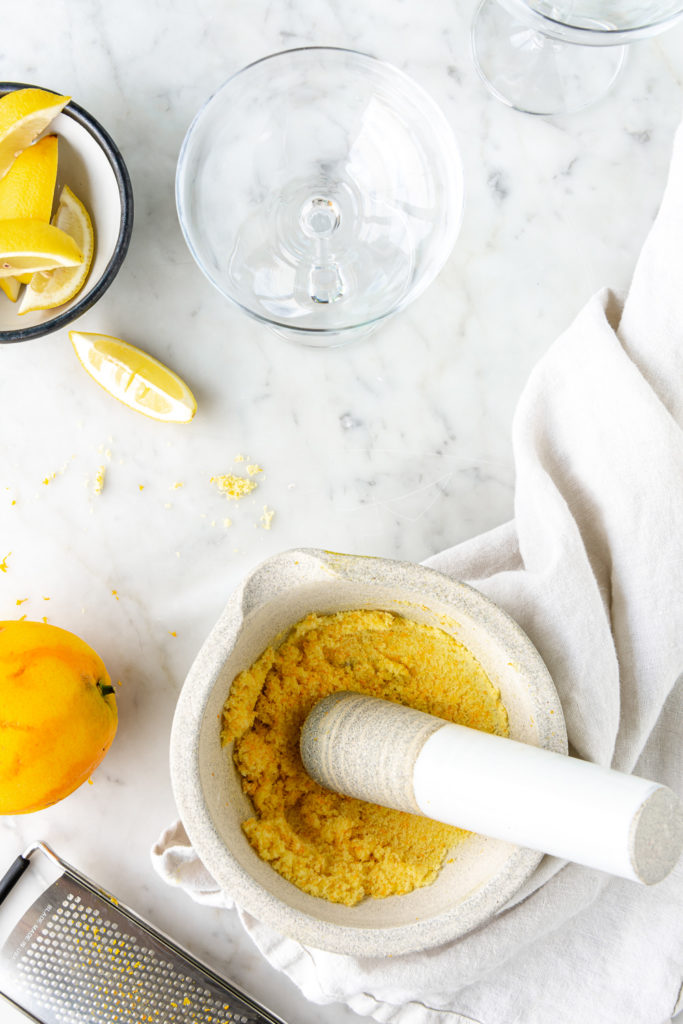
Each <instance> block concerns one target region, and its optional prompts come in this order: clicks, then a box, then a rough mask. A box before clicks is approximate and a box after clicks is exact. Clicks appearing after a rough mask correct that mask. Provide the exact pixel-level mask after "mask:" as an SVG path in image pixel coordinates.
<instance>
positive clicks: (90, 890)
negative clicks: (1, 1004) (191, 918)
mask: <svg viewBox="0 0 683 1024" xmlns="http://www.w3.org/2000/svg"><path fill="white" fill-rule="evenodd" d="M36 852H39V853H41V854H42V855H44V856H45V857H47V858H49V859H50V860H51V861H52V863H53V865H55V866H56V867H57V868H58V869H59V870H60V871H61V874H59V877H57V879H56V881H54V882H52V884H50V885H49V886H48V888H47V889H45V890H44V891H43V892H42V893H41V895H40V896H39V897H38V899H36V900H35V901H34V902H33V903H32V904H31V906H30V907H29V908H28V910H26V911H25V913H24V914H23V916H22V917H21V920H20V921H19V922H18V924H17V925H16V926H15V927H14V929H13V930H12V932H11V934H10V935H9V938H8V939H7V940H6V941H5V943H4V945H3V946H2V949H0V994H2V995H3V996H5V998H6V999H8V1000H9V1002H10V1003H12V1004H13V1005H14V1006H15V1007H16V1008H17V1009H19V1010H21V1011H22V1012H23V1013H25V1014H26V1016H27V1017H29V1018H31V1019H32V1020H34V1021H38V1022H39V1024H282V1021H280V1019H279V1018H278V1017H276V1016H275V1015H274V1014H272V1013H270V1011H269V1010H266V1009H265V1008H264V1007H263V1006H260V1005H259V1003H257V1002H256V1001H255V1000H253V999H251V998H250V997H249V996H248V995H246V994H245V993H244V992H240V991H239V990H238V989H236V988H234V987H233V986H232V985H231V984H230V983H229V982H227V981H224V980H223V979H222V978H220V977H219V976H218V975H217V974H214V973H213V971H211V969H210V968H208V967H206V966H205V965H204V964H202V963H200V962H199V961H198V960H196V959H195V958H194V957H193V956H191V955H190V954H189V953H187V952H185V951H184V950H182V949H181V948H180V947H179V946H177V945H176V944H175V943H174V942H173V941H172V940H171V939H169V938H167V937H166V936H164V935H162V934H161V933H160V932H158V931H156V930H155V929H154V928H152V926H151V925H149V924H147V923H146V922H145V921H143V920H142V919H141V918H139V917H138V916H137V915H136V914H134V913H133V912H132V911H131V910H129V909H128V908H127V907H124V906H123V905H122V904H121V903H119V902H118V901H117V900H116V899H114V897H113V896H110V895H109V894H108V893H106V892H104V890H103V889H100V888H99V887H98V886H97V885H95V884H94V883H93V882H91V881H89V880H88V879H87V878H85V877H84V876H83V875H81V874H80V873H79V872H77V871H76V870H75V869H74V868H72V867H70V866H69V865H68V864H66V863H65V862H64V861H63V860H61V859H60V858H59V857H57V855H56V854H55V853H54V852H53V851H52V850H51V849H50V848H49V847H48V846H47V845H46V844H45V843H35V844H34V845H33V846H31V847H30V848H29V850H27V851H26V853H24V854H23V855H22V856H21V857H18V858H17V860H16V861H15V862H14V864H13V865H12V867H11V868H10V869H9V871H8V872H7V874H6V875H5V876H4V878H3V879H1V880H0V904H2V902H3V901H4V900H5V898H6V897H7V896H8V895H9V893H10V891H11V890H12V889H14V887H15V885H16V883H17V882H18V880H19V878H20V877H21V876H22V875H23V874H24V872H25V871H26V869H27V868H28V866H29V863H30V858H31V856H32V855H33V854H34V853H36Z"/></svg>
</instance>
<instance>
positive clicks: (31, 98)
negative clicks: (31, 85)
mask: <svg viewBox="0 0 683 1024" xmlns="http://www.w3.org/2000/svg"><path fill="white" fill-rule="evenodd" d="M70 99H71V97H70V96H58V95H57V94H56V93H54V92H48V91H47V89H14V90H13V91H12V92H8V93H5V95H4V96H2V97H0V178H3V177H4V176H5V174H6V173H7V171H8V170H9V169H10V167H11V166H12V164H13V163H14V161H15V160H16V158H17V157H18V156H19V154H20V153H21V152H22V151H23V150H24V149H26V147H27V146H30V145H31V143H32V142H33V140H34V139H37V138H38V136H39V135H40V133H41V132H42V131H44V130H45V129H46V128H47V126H48V125H49V123H50V121H52V120H53V118H55V117H56V116H57V114H58V113H59V112H60V111H61V110H62V109H63V107H65V106H66V104H67V103H68V102H69V100H70Z"/></svg>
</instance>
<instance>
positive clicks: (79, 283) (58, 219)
mask: <svg viewBox="0 0 683 1024" xmlns="http://www.w3.org/2000/svg"><path fill="white" fill-rule="evenodd" d="M36 145H38V143H36ZM32 148H33V147H32ZM10 173H11V172H10ZM8 176H9V175H8ZM1 185H2V181H0V186H1ZM52 223H53V225H54V226H55V227H56V228H59V229H60V230H61V231H65V232H66V234H67V235H69V236H70V237H71V238H73V240H74V241H75V243H76V245H77V246H78V248H79V249H80V250H81V253H82V256H83V262H82V263H79V264H78V266H76V267H58V268H57V269H56V270H47V271H43V272H41V273H37V274H34V275H33V277H32V278H31V280H30V283H29V285H28V287H27V288H26V291H25V292H24V297H23V299H22V300H21V305H20V306H19V313H20V314H23V313H32V312H34V311H35V310H37V309H52V308H53V306H63V305H64V303H65V302H68V301H69V299H72V298H73V297H74V295H76V294H77V293H78V292H79V291H80V290H81V288H82V287H83V285H84V284H85V279H86V277H87V276H88V272H89V270H90V264H91V263H92V256H93V252H94V251H95V235H94V232H93V227H92V221H91V220H90V216H89V214H88V211H87V210H86V208H85V206H84V205H83V203H82V202H81V201H80V199H77V198H76V196H75V195H74V194H73V192H72V191H71V189H70V188H69V187H68V186H67V185H65V186H64V188H63V189H62V192H61V195H60V197H59V206H58V207H57V212H56V213H55V215H54V217H53V218H52Z"/></svg>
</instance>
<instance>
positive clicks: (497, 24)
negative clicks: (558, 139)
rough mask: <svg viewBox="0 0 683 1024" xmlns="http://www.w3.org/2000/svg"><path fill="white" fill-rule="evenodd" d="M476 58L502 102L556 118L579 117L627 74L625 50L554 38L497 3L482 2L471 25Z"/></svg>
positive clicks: (493, 90) (477, 63) (480, 72)
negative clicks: (583, 44) (621, 73)
mask: <svg viewBox="0 0 683 1024" xmlns="http://www.w3.org/2000/svg"><path fill="white" fill-rule="evenodd" d="M586 27H587V28H588V27H590V26H588V25H587V26H586ZM596 27H597V26H596ZM472 52H473V56H474V64H475V67H476V68H477V71H478V72H479V74H480V75H481V77H482V79H483V80H484V82H485V84H486V86H487V88H488V89H489V90H490V91H491V92H492V93H493V95H494V96H496V97H497V99H499V100H502V102H503V103H507V105H508V106H510V107H514V108H515V109H516V110H521V111H523V112H524V113H527V114H546V115H551V114H569V113H574V112H575V111H577V110H581V109H583V108H584V107H588V106H590V105H591V104H592V103H595V102H597V101H598V100H599V99H601V98H602V97H603V96H604V95H605V94H606V93H607V92H608V91H609V89H610V88H611V86H612V84H613V83H614V81H615V79H616V78H617V76H618V75H619V72H620V71H621V69H622V66H623V64H624V59H625V56H626V47H625V46H582V45H580V44H577V43H567V42H563V41H561V40H559V39H554V38H550V37H549V36H547V35H545V34H544V33H543V32H541V31H539V30H538V29H537V28H533V27H531V26H530V25H526V24H524V22H523V21H522V20H521V18H520V17H517V16H515V15H512V14H510V13H509V12H508V11H507V10H506V9H505V8H504V7H503V6H501V4H500V3H498V0H483V2H482V3H481V4H480V6H479V8H478V10H477V12H476V14H475V17H474V21H473V24H472Z"/></svg>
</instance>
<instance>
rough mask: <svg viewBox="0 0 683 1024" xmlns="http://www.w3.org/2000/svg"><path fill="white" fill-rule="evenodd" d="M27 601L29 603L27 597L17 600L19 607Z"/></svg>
mask: <svg viewBox="0 0 683 1024" xmlns="http://www.w3.org/2000/svg"><path fill="white" fill-rule="evenodd" d="M26 601H28V598H27V597H18V598H17V605H20V604H24V603H25V602H26Z"/></svg>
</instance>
